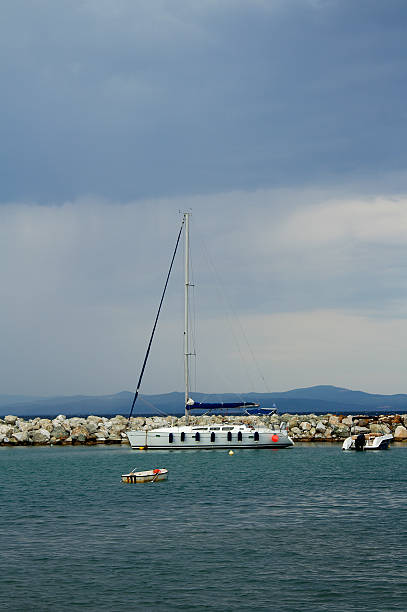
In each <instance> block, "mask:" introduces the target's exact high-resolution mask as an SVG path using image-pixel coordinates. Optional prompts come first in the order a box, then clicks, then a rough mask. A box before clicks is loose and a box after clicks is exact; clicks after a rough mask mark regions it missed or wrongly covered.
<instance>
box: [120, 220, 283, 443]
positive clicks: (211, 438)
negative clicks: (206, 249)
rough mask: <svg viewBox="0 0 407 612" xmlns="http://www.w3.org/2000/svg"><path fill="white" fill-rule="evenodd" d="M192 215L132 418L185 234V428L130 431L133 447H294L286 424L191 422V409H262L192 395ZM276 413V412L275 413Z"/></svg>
mask: <svg viewBox="0 0 407 612" xmlns="http://www.w3.org/2000/svg"><path fill="white" fill-rule="evenodd" d="M190 214H191V213H189V212H186V213H184V215H183V220H182V224H181V228H180V230H179V234H178V238H177V242H176V245H175V249H174V252H173V255H172V260H171V264H170V268H169V272H168V275H167V279H166V282H165V286H164V290H163V293H162V296H161V301H160V305H159V308H158V312H157V316H156V319H155V323H154V326H153V331H152V334H151V337H150V341H149V344H148V348H147V352H146V356H145V358H144V363H143V366H142V369H141V373H140V377H139V381H138V385H137V390H136V392H135V395H134V399H133V403H132V407H131V411H130V414H129V418H130V417H131V416H132V414H133V409H134V406H135V403H136V401H137V398H138V395H139V391H140V386H141V381H142V377H143V374H144V370H145V367H146V364H147V359H148V356H149V353H150V349H151V345H152V341H153V337H154V334H155V330H156V327H157V322H158V318H159V315H160V312H161V307H162V304H163V300H164V296H165V292H166V289H167V285H168V281H169V278H170V275H171V270H172V267H173V263H174V259H175V255H176V253H177V249H178V245H179V242H180V238H181V234H182V231H184V238H185V288H184V297H185V300H184V301H185V304H184V384H185V425H181V426H168V427H158V428H155V429H150V430H131V431H128V432H127V437H128V439H129V442H130V445H131V447H132V448H137V449H177V450H178V449H213V448H218V449H220V448H227V449H232V448H285V447H289V446H293V445H294V442H293V440H292V439H291V438H290V437H289V435H288V433H287V430H286V427H285V425H284V424H281V425H280V426H275V427H273V428H270V427H266V426H265V425H262V426H256V427H254V426H253V425H250V424H248V423H244V422H243V419H242V422H241V423H226V422H225V423H221V424H208V425H192V424H190V422H189V415H190V411H191V410H196V409H198V410H201V411H202V410H204V411H214V410H225V409H229V410H237V409H243V410H245V411H247V412H246V413H247V414H250V412H251V411H253V410H254V409H258V408H259V404H257V403H255V402H228V403H216V404H207V403H202V402H195V401H194V400H193V398H192V397H191V392H190V358H191V356H192V353H191V350H190V330H189V291H190V287H191V283H190V278H189V277H190V264H189V250H190V248H189V221H190ZM271 412H274V411H271Z"/></svg>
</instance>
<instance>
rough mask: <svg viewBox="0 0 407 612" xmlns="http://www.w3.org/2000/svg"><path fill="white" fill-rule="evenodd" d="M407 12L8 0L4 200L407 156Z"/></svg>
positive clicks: (365, 164)
mask: <svg viewBox="0 0 407 612" xmlns="http://www.w3.org/2000/svg"><path fill="white" fill-rule="evenodd" d="M406 12H407V9H406V8H405V4H404V3H403V2H398V1H395V0H392V1H389V2H386V3H382V2H376V1H373V2H358V3H355V2H351V1H345V2H309V1H306V0H295V1H293V2H270V3H262V2H248V1H243V0H241V1H240V2H232V3H231V2H227V3H221V4H219V3H214V2H209V1H208V2H201V3H199V5H198V4H195V3H190V2H185V1H181V0H180V1H178V2H176V3H171V5H168V3H165V2H155V3H148V2H143V1H137V2H130V1H128V2H126V1H122V2H111V1H110V0H109V1H105V2H78V3H71V2H58V3H54V2H51V1H49V0H43V1H41V2H36V3H32V2H28V1H22V0H20V1H19V2H13V3H7V5H6V7H5V8H4V9H3V19H2V26H0V27H1V37H0V38H1V41H2V43H1V44H2V54H1V55H2V60H1V62H0V66H1V75H0V78H1V83H2V96H1V99H0V110H1V114H2V118H3V144H4V146H3V151H2V154H1V163H2V167H3V173H4V177H5V180H4V181H3V183H2V195H1V200H3V201H4V200H8V199H9V200H16V199H21V198H26V199H28V200H34V201H35V200H37V201H43V202H44V201H45V202H47V201H48V202H50V201H56V202H63V201H65V200H66V199H69V198H77V197H78V196H80V195H83V194H89V193H93V194H98V195H101V196H103V197H107V198H110V199H113V200H121V201H126V200H129V199H132V198H139V197H151V196H154V197H155V196H164V195H177V194H178V195H179V194H188V193H191V194H197V193H210V192H219V191H222V190H225V191H230V190H233V189H255V188H259V187H263V188H267V187H270V186H284V185H295V184H302V183H315V182H325V183H329V182H332V181H334V182H335V181H336V180H338V177H340V176H343V177H347V179H349V178H352V177H353V176H354V175H355V174H356V175H358V174H360V173H366V174H372V173H377V172H382V173H385V172H387V171H390V170H392V171H394V170H396V169H401V168H404V167H405V163H406V158H405V147H404V141H405V124H406V122H405V118H406V114H405V109H404V105H403V100H404V98H405V93H406V91H405V83H404V78H403V75H404V66H405V62H406V59H407V54H406V46H405V43H404V40H405V25H406Z"/></svg>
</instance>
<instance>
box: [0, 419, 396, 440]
mask: <svg viewBox="0 0 407 612" xmlns="http://www.w3.org/2000/svg"><path fill="white" fill-rule="evenodd" d="M242 421H243V422H244V423H248V424H252V425H254V426H255V427H256V426H260V425H262V424H263V425H268V426H273V425H276V426H280V425H281V424H282V423H286V424H287V429H288V433H289V435H290V436H291V437H292V438H293V440H294V441H300V442H340V441H342V440H344V439H345V438H347V437H348V436H349V434H350V427H351V425H352V415H347V416H344V415H335V414H325V415H315V414H282V415H273V416H271V417H258V416H247V417H237V416H236V417H232V416H228V417H225V416H219V415H211V416H191V417H190V424H193V425H208V424H212V423H238V422H242ZM169 425H175V426H176V425H185V417H179V418H177V417H148V418H144V417H133V418H131V419H127V418H126V417H124V416H121V415H116V416H115V417H113V418H111V419H108V418H106V417H99V416H94V415H92V416H88V417H86V418H81V417H71V418H67V417H66V416H65V415H63V414H60V415H58V416H57V417H56V418H55V419H42V418H39V417H36V418H33V419H29V420H25V419H22V418H19V417H17V416H13V415H7V416H5V417H4V419H0V445H2V446H4V445H7V446H21V445H26V446H27V445H58V444H59V445H75V444H128V439H127V435H126V432H127V431H128V430H130V429H141V430H146V429H153V428H155V427H162V426H169ZM352 432H353V433H370V432H374V433H383V434H385V433H391V434H393V436H394V439H395V440H397V441H406V442H407V414H402V415H398V414H396V415H386V414H384V415H381V416H379V417H377V416H376V417H363V418H362V417H361V418H358V419H355V420H354V421H353V429H352Z"/></svg>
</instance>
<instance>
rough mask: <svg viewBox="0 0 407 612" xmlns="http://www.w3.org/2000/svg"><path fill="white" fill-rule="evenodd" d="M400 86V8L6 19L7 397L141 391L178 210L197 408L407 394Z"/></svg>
mask: <svg viewBox="0 0 407 612" xmlns="http://www.w3.org/2000/svg"><path fill="white" fill-rule="evenodd" d="M406 75H407V4H406V2H405V0H386V2H383V0H268V1H267V0H218V1H216V2H215V1H214V0H199V1H198V0H197V1H195V0H173V1H172V2H167V1H164V0H155V1H153V2H152V1H151V0H75V1H72V0H59V1H58V2H55V0H4V2H3V3H2V6H1V19H0V79H1V80H0V168H1V180H0V275H1V283H0V287H1V294H0V338H1V351H0V394H2V393H9V394H28V395H43V396H46V395H55V394H61V395H62V394H79V393H85V394H102V393H114V392H117V391H120V390H122V389H129V390H133V389H134V388H135V386H136V383H137V379H138V375H139V370H140V367H141V364H142V360H143V354H144V350H145V347H146V344H147V341H148V336H149V333H150V330H151V327H152V324H153V321H154V317H155V311H156V308H157V305H158V302H159V298H160V294H161V290H162V286H163V283H164V280H165V276H166V273H167V268H168V265H169V260H170V256H171V253H172V249H173V247H174V244H175V240H176V236H177V232H178V229H179V225H180V221H181V216H180V213H179V211H180V210H181V211H183V210H191V211H192V223H191V225H192V227H191V233H192V235H191V239H192V248H193V253H192V254H193V267H194V278H195V285H196V286H195V289H194V293H195V298H196V299H195V302H196V319H197V332H196V337H197V351H198V354H199V358H198V359H197V364H196V365H197V368H196V370H197V378H196V383H195V384H196V388H197V390H198V391H204V392H205V391H207V392H223V391H236V392H238V393H244V392H247V391H259V392H265V391H269V390H270V391H282V390H286V389H291V388H295V387H299V386H310V385H316V384H334V385H338V386H343V387H349V388H353V389H362V390H365V391H369V392H378V393H397V392H400V393H402V392H407V383H406V378H405V367H404V364H405V358H406V352H407V257H406V245H407V147H406V142H407V127H406V126H407V107H406V98H407V78H406ZM180 255H181V257H180V260H179V261H178V262H177V266H176V268H175V271H174V277H173V279H172V280H173V282H172V284H171V286H170V290H169V294H168V299H167V301H166V303H165V308H164V314H163V318H162V320H161V322H160V325H159V328H158V335H157V341H156V342H155V343H154V345H153V351H152V355H151V363H150V364H149V366H148V369H147V372H146V377H145V383H144V385H143V387H142V391H144V392H145V393H153V392H166V391H174V390H182V388H183V380H182V376H183V370H182V332H183V320H182V318H183V286H182V252H181V253H180Z"/></svg>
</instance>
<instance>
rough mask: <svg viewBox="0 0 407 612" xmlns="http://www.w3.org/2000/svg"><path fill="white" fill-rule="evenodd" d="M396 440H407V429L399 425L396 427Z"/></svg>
mask: <svg viewBox="0 0 407 612" xmlns="http://www.w3.org/2000/svg"><path fill="white" fill-rule="evenodd" d="M394 439H395V440H407V429H406V428H405V427H404V426H403V425H399V426H398V427H396V431H395V432H394Z"/></svg>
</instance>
